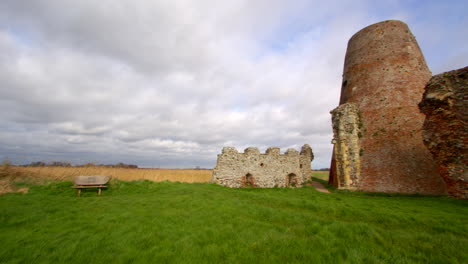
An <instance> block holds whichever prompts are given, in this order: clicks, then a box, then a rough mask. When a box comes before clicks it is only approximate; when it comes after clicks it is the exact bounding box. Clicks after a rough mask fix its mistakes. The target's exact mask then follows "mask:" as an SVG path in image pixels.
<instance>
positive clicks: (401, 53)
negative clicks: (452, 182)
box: [330, 21, 446, 194]
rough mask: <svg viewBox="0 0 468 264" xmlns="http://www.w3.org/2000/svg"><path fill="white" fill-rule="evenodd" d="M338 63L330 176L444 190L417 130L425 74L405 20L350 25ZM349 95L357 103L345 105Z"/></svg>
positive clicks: (390, 188) (368, 184)
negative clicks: (337, 100) (339, 74)
mask: <svg viewBox="0 0 468 264" xmlns="http://www.w3.org/2000/svg"><path fill="white" fill-rule="evenodd" d="M343 71H344V73H343V83H342V87H341V98H340V106H339V107H338V108H337V109H335V110H333V111H332V114H333V115H334V117H333V119H334V120H333V125H334V142H335V145H334V154H333V157H332V167H331V171H330V183H332V184H334V185H335V186H337V187H339V188H344V189H351V190H362V191H369V192H399V193H422V194H446V188H445V183H444V182H443V181H442V179H441V177H440V175H439V173H438V170H437V166H436V163H435V161H434V160H433V158H432V156H431V155H430V153H429V151H428V150H427V148H426V147H425V146H424V144H423V142H422V136H421V128H422V124H423V121H424V115H423V114H421V113H420V112H419V109H418V103H419V101H420V100H421V96H422V94H423V92H424V86H425V84H426V83H427V81H428V80H429V79H430V78H431V75H432V74H431V72H430V71H429V69H428V67H427V65H426V62H425V60H424V57H423V55H422V53H421V50H420V48H419V46H418V44H417V42H416V39H415V38H414V36H413V34H412V33H411V32H410V30H409V28H408V26H407V25H406V24H405V23H403V22H401V21H384V22H380V23H377V24H374V25H371V26H368V27H366V28H364V29H362V30H361V31H359V32H358V33H356V34H355V35H354V36H353V37H352V38H351V39H350V40H349V43H348V48H347V52H346V58H345V64H344V70H343ZM350 103H352V104H354V105H355V108H357V109H356V111H354V110H350V109H351V108H354V107H351V108H350V109H349V110H348V109H347V106H344V105H345V104H350ZM341 112H342V114H341ZM346 112H349V113H346ZM350 115H351V116H350ZM356 115H359V123H358V124H356V123H353V122H358V121H356V120H357V118H356ZM342 118H345V119H348V120H342ZM350 126H351V127H353V132H352V133H351V134H349V133H348V132H347V131H346V130H347V129H348V127H350ZM356 127H357V128H358V130H359V131H357V129H356ZM356 131H357V132H356ZM345 154H346V155H345ZM353 168H354V169H353ZM347 174H348V176H346V175H347ZM346 177H348V180H347V179H346ZM343 184H344V185H343Z"/></svg>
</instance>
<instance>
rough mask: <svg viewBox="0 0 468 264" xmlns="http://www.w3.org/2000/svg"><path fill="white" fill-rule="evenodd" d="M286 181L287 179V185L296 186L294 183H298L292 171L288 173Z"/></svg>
mask: <svg viewBox="0 0 468 264" xmlns="http://www.w3.org/2000/svg"><path fill="white" fill-rule="evenodd" d="M286 181H287V184H286V185H287V186H289V187H296V185H297V184H298V182H297V176H296V174H294V173H290V174H289V175H288V177H287V178H286Z"/></svg>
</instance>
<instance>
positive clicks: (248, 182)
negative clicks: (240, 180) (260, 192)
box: [244, 173, 255, 187]
mask: <svg viewBox="0 0 468 264" xmlns="http://www.w3.org/2000/svg"><path fill="white" fill-rule="evenodd" d="M244 187H255V179H254V177H253V176H252V174H250V173H247V174H246V175H245V181H244Z"/></svg>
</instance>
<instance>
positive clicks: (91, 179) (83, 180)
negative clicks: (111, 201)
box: [75, 176, 111, 185]
mask: <svg viewBox="0 0 468 264" xmlns="http://www.w3.org/2000/svg"><path fill="white" fill-rule="evenodd" d="M110 178H111V177H110V176H76V177H75V184H76V185H103V184H107V183H108V182H109V180H110Z"/></svg>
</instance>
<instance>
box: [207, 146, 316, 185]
mask: <svg viewBox="0 0 468 264" xmlns="http://www.w3.org/2000/svg"><path fill="white" fill-rule="evenodd" d="M313 157H314V156H313V153H312V149H311V148H310V146H309V145H307V144H305V145H304V146H303V147H302V149H301V152H300V153H299V152H298V151H297V150H295V149H288V150H287V151H286V153H284V154H281V153H280V149H279V148H277V147H270V148H268V149H267V151H266V152H265V154H261V153H260V151H259V150H258V148H253V147H250V148H246V149H245V150H244V153H239V152H238V151H237V150H236V149H235V148H233V147H224V148H223V150H222V153H221V154H219V155H218V160H217V162H216V167H215V168H214V170H213V178H212V182H213V183H216V184H220V185H224V186H227V187H231V188H241V187H248V186H251V187H257V188H274V187H298V186H302V184H303V183H304V181H305V180H306V179H308V178H309V177H310V171H311V162H312V160H313Z"/></svg>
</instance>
